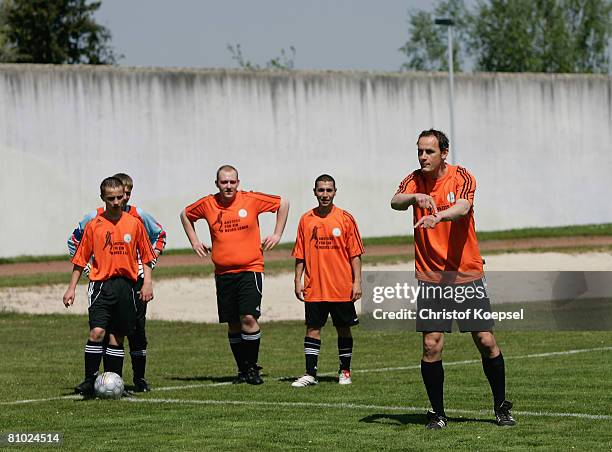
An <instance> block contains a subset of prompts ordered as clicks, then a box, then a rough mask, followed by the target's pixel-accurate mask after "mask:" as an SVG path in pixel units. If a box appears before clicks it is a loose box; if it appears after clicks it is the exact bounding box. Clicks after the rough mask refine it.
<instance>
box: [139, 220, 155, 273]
mask: <svg viewBox="0 0 612 452" xmlns="http://www.w3.org/2000/svg"><path fill="white" fill-rule="evenodd" d="M136 231H137V232H136V233H137V239H136V249H137V250H138V254H139V256H140V260H141V261H142V263H143V264H148V263H150V262H152V261H154V260H155V252H154V251H153V247H152V246H151V242H150V241H149V237H148V235H147V231H146V230H145V227H144V226H143V224H142V223H141V222H140V221H139V222H138V223H137V227H136Z"/></svg>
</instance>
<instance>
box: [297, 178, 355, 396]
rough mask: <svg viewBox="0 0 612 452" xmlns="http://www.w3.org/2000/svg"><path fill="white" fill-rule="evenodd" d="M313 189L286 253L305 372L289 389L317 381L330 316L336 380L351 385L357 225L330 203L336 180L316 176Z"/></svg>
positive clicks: (348, 214)
mask: <svg viewBox="0 0 612 452" xmlns="http://www.w3.org/2000/svg"><path fill="white" fill-rule="evenodd" d="M313 191H314V195H315V197H316V198H317V201H318V203H319V205H318V206H317V207H315V208H314V209H311V210H309V211H308V212H306V213H305V214H304V215H302V218H300V223H299V225H298V232H297V238H296V240H295V246H294V248H293V253H292V254H293V256H294V257H295V296H296V297H297V298H298V299H299V300H301V301H303V302H305V303H304V311H305V316H306V337H304V356H305V358H306V373H305V374H304V375H302V376H301V377H299V378H298V379H297V380H295V381H294V382H293V383H292V384H291V386H293V387H295V388H302V387H306V386H313V385H316V384H317V383H318V381H317V379H316V377H317V362H318V357H319V351H320V350H321V328H323V326H324V325H325V323H326V322H327V318H328V317H329V315H330V314H331V317H332V321H333V323H334V326H335V327H336V330H337V331H338V359H339V371H338V382H339V383H340V384H342V385H347V384H351V383H352V380H351V358H352V356H353V337H352V335H351V327H352V326H355V325H357V324H358V323H359V319H358V317H357V313H356V311H355V301H356V300H357V299H359V298H361V255H362V254H363V252H364V249H363V243H362V242H361V236H360V235H359V229H358V228H357V223H356V222H355V219H354V218H353V216H352V215H351V214H350V213H348V212H347V211H345V210H342V209H340V208H338V207H336V206H335V205H334V197H335V196H336V181H335V180H334V178H333V177H331V176H330V175H328V174H323V175H321V176H319V177H317V179H316V180H315V186H314V190H313ZM302 276H304V281H303V282H302Z"/></svg>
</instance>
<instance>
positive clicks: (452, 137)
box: [446, 25, 458, 163]
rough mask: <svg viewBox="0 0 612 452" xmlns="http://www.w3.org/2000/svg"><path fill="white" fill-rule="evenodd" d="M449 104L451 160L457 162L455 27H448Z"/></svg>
mask: <svg viewBox="0 0 612 452" xmlns="http://www.w3.org/2000/svg"><path fill="white" fill-rule="evenodd" d="M446 28H448V105H449V108H450V147H451V148H452V152H451V153H450V160H451V162H452V163H457V161H458V159H457V143H456V142H455V108H454V102H453V99H454V86H453V81H454V80H453V70H454V68H453V27H452V25H449V26H448V27H446Z"/></svg>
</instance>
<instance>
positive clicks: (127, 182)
mask: <svg viewBox="0 0 612 452" xmlns="http://www.w3.org/2000/svg"><path fill="white" fill-rule="evenodd" d="M113 177H116V178H117V179H119V180H120V181H121V182H123V185H125V186H126V187H130V188H134V181H133V180H132V178H131V177H130V176H129V175H127V174H125V173H117V174H115V175H114V176H113Z"/></svg>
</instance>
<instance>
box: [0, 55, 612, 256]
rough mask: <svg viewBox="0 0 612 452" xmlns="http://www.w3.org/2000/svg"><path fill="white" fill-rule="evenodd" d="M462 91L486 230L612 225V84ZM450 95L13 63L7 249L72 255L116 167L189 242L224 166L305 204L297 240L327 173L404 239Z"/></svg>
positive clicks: (340, 77)
mask: <svg viewBox="0 0 612 452" xmlns="http://www.w3.org/2000/svg"><path fill="white" fill-rule="evenodd" d="M455 93H456V102H455V106H456V107H455V108H456V143H451V153H453V152H454V153H455V156H456V157H457V158H458V160H459V162H460V163H461V164H462V165H463V166H465V167H467V168H468V169H470V170H471V171H472V172H473V173H474V174H475V175H476V177H477V179H478V184H479V185H478V189H477V193H476V221H477V227H478V228H479V229H481V230H493V229H507V228H518V227H527V226H555V225H567V224H584V223H600V222H612V204H611V203H610V202H609V200H608V199H607V197H608V194H610V193H612V177H611V176H610V174H611V170H612V78H610V77H606V76H583V75H576V76H572V75H568V76H564V75H531V74H518V75H508V74H477V75H463V76H458V77H457V79H456V86H455ZM447 105H448V104H447V79H446V76H445V74H429V73H414V74H375V73H357V72H354V73H351V72H298V71H296V72H291V73H282V74H281V73H270V72H254V73H253V72H243V71H234V70H166V69H164V70H161V69H160V70H157V69H122V68H107V67H99V68H94V67H66V66H56V67H54V66H27V65H19V66H17V65H0V156H1V160H0V161H1V163H0V165H1V170H0V171H1V176H2V177H1V178H0V187H1V193H2V197H1V200H0V203H1V204H0V205H1V212H2V214H1V215H2V220H1V223H0V237H2V239H1V240H2V244H1V247H0V256H14V255H21V254H34V255H36V254H60V253H63V252H64V251H65V249H66V248H65V239H66V237H67V236H68V234H69V232H70V231H71V230H72V229H73V228H74V226H75V224H76V222H77V220H78V219H80V217H81V216H82V214H83V213H85V212H86V211H89V210H91V209H92V208H94V207H96V206H98V205H100V203H101V201H100V199H99V197H98V186H99V183H100V181H101V180H102V179H103V178H104V177H106V176H107V175H110V174H113V173H115V172H118V171H124V172H127V173H128V174H131V175H132V176H133V177H134V179H135V184H136V185H135V189H134V193H133V196H132V200H133V201H134V204H137V205H140V206H142V207H143V208H144V209H145V210H147V211H149V212H151V213H153V214H154V215H155V216H156V217H157V219H158V221H159V222H161V223H162V224H163V225H164V226H165V227H166V229H167V231H168V237H169V238H168V246H169V247H171V248H180V247H186V246H188V242H187V240H186V238H185V237H184V233H183V231H182V228H181V226H180V222H179V220H178V214H179V212H180V210H181V209H182V208H183V207H185V206H186V205H187V204H189V203H191V202H193V201H195V200H196V199H198V198H199V197H201V196H203V195H205V194H208V193H210V192H214V191H215V187H214V185H213V180H214V175H215V170H216V168H217V167H218V166H220V165H221V164H224V163H231V164H233V165H235V166H237V167H238V169H239V170H240V179H241V181H242V187H243V188H244V189H254V190H257V191H263V192H269V193H277V194H281V195H283V196H286V197H288V198H289V199H290V200H291V202H292V208H291V212H290V218H289V223H288V226H287V232H286V234H285V236H284V240H285V241H290V240H293V238H294V235H295V228H296V224H297V221H298V219H299V216H300V215H301V213H303V212H304V211H305V210H306V209H308V208H310V207H312V206H313V205H314V201H315V200H314V198H313V196H312V192H311V187H312V184H313V180H314V178H315V177H316V176H317V175H319V174H320V173H323V172H327V173H330V174H332V175H333V176H334V177H335V178H336V180H337V183H338V189H339V190H338V196H337V199H336V203H337V204H338V205H339V206H341V207H344V208H346V209H348V210H349V211H351V212H352V213H353V214H354V215H355V217H356V218H357V220H358V222H359V225H360V227H361V230H362V234H363V235H364V236H380V235H394V234H406V233H408V232H409V231H410V229H411V227H410V225H411V215H410V214H406V213H397V212H393V211H391V210H390V208H389V200H390V198H391V196H392V195H393V193H394V191H395V189H396V187H397V185H398V183H399V182H400V181H401V180H402V178H403V177H404V176H405V175H406V174H407V173H409V172H410V171H412V170H413V169H414V168H416V167H417V159H416V147H415V140H416V137H417V135H418V133H419V131H421V130H423V129H426V128H430V127H432V126H434V127H437V128H440V129H443V130H448V123H449V120H448V116H449V115H448V107H447ZM273 220H274V217H273V215H269V214H268V215H264V216H262V227H263V229H264V232H266V233H267V232H269V231H270V230H271V228H272V224H273ZM199 230H200V231H202V235H203V236H204V237H208V234H207V230H206V228H205V227H202V225H201V226H200V227H199Z"/></svg>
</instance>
